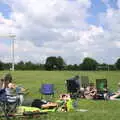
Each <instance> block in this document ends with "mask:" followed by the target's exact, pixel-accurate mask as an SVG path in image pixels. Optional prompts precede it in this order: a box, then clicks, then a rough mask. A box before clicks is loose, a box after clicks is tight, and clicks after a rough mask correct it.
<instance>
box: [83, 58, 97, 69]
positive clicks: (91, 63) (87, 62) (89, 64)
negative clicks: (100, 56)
mask: <svg viewBox="0 0 120 120" xmlns="http://www.w3.org/2000/svg"><path fill="white" fill-rule="evenodd" d="M97 64H98V63H97V62H96V60H94V59H92V58H89V57H86V58H84V60H83V63H82V64H81V69H82V70H96V67H97Z"/></svg>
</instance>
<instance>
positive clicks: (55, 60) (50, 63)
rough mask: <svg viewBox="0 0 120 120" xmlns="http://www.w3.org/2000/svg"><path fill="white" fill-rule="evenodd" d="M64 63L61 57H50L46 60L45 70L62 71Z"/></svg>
mask: <svg viewBox="0 0 120 120" xmlns="http://www.w3.org/2000/svg"><path fill="white" fill-rule="evenodd" d="M64 66H65V62H64V60H63V58H62V57H60V56H59V57H55V56H51V57H48V58H47V59H46V63H45V69H46V70H62V69H64Z"/></svg>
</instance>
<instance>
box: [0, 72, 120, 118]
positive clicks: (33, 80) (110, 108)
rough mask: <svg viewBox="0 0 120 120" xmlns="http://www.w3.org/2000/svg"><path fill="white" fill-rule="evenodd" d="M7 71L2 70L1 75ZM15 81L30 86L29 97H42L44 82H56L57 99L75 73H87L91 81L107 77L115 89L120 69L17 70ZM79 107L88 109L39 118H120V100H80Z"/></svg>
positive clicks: (113, 89)
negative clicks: (41, 89) (84, 70)
mask: <svg viewBox="0 0 120 120" xmlns="http://www.w3.org/2000/svg"><path fill="white" fill-rule="evenodd" d="M3 73H6V71H1V72H0V76H2V75H3ZM11 74H12V75H13V79H14V82H15V83H17V84H22V85H23V86H25V87H26V88H29V90H30V94H29V95H28V96H27V97H28V98H32V99H34V98H40V93H39V88H40V85H41V84H42V83H53V84H55V88H56V94H55V99H57V98H58V96H59V94H60V93H64V92H66V89H65V85H64V82H65V80H66V79H68V78H70V77H72V76H74V75H79V76H82V75H87V76H88V77H89V79H90V81H91V82H95V80H96V79H97V78H106V79H107V80H108V87H109V88H110V89H111V90H112V91H115V90H117V83H118V82H120V71H91V72H89V71H88V72H83V71H77V72H76V71H15V72H11ZM79 109H87V110H88V111H87V112H80V111H77V112H67V113H61V112H59V113H49V114H48V115H47V116H46V117H47V118H44V117H42V116H41V117H40V118H38V119H37V120H44V119H45V120H79V119H80V120H119V119H120V101H102V100H101V101H93V100H81V99H80V100H79Z"/></svg>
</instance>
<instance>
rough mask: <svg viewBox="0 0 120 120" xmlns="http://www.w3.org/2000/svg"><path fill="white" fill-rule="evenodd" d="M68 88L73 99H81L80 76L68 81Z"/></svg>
mask: <svg viewBox="0 0 120 120" xmlns="http://www.w3.org/2000/svg"><path fill="white" fill-rule="evenodd" d="M66 87H67V93H70V94H71V97H72V98H77V97H79V91H80V81H79V77H78V76H75V77H73V78H70V79H68V80H66Z"/></svg>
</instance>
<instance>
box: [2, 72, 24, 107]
mask: <svg viewBox="0 0 120 120" xmlns="http://www.w3.org/2000/svg"><path fill="white" fill-rule="evenodd" d="M18 88H19V92H20V93H16V92H18ZM1 89H5V91H6V95H7V98H8V100H9V101H15V100H16V99H19V100H20V105H21V104H22V103H23V101H24V97H23V94H21V93H24V92H25V91H26V90H25V89H24V88H23V87H19V86H17V85H16V84H14V83H12V76H11V74H9V73H8V74H6V75H5V76H4V78H2V79H1Z"/></svg>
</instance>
